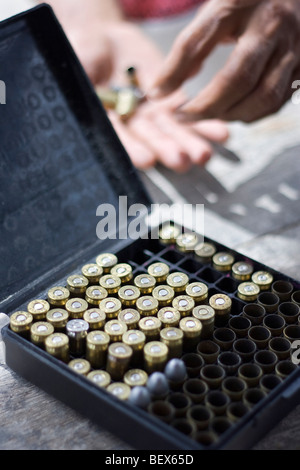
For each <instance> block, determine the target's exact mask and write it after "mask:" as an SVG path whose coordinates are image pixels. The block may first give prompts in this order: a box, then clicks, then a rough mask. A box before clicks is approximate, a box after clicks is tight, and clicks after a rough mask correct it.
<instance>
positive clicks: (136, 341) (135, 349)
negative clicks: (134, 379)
mask: <svg viewBox="0 0 300 470" xmlns="http://www.w3.org/2000/svg"><path fill="white" fill-rule="evenodd" d="M122 341H123V343H124V344H126V345H127V346H130V347H131V349H132V358H131V365H133V366H140V365H142V363H143V350H144V346H145V343H146V336H145V335H144V333H143V332H142V331H140V330H128V331H126V333H124V335H123V337H122Z"/></svg>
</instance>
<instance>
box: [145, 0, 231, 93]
mask: <svg viewBox="0 0 300 470" xmlns="http://www.w3.org/2000/svg"><path fill="white" fill-rule="evenodd" d="M221 12H222V2H216V1H212V2H208V3H207V4H205V5H204V6H203V7H202V8H201V10H200V13H199V14H198V15H197V16H196V18H195V20H194V21H192V23H190V24H189V25H188V26H187V27H186V28H185V29H184V30H183V31H182V33H181V34H180V35H179V36H178V38H177V39H176V41H175V43H174V46H173V48H172V50H171V52H170V54H169V56H168V58H167V59H166V62H165V64H164V67H163V69H162V71H161V73H160V75H159V77H158V78H157V80H156V82H155V83H154V85H153V88H152V90H150V91H149V97H150V98H161V97H163V96H165V95H168V94H170V93H172V92H173V91H174V90H176V89H177V88H179V87H180V86H181V85H182V83H183V82H184V81H185V80H186V79H188V78H190V77H191V76H192V75H194V74H195V73H197V71H198V70H199V69H200V67H201V63H202V62H203V60H204V59H205V58H206V57H207V56H208V55H209V53H210V52H211V51H212V49H213V48H214V47H215V46H216V44H217V43H218V42H219V41H220V40H221V38H222V37H224V36H225V33H226V29H225V21H223V20H222V18H221V16H222V13H221Z"/></svg>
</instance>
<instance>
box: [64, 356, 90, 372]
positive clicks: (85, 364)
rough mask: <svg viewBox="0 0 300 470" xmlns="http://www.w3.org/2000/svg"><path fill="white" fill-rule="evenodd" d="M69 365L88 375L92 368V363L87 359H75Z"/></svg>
mask: <svg viewBox="0 0 300 470" xmlns="http://www.w3.org/2000/svg"><path fill="white" fill-rule="evenodd" d="M68 365H69V367H70V369H72V370H73V371H74V372H76V374H79V375H87V374H88V373H89V372H90V370H91V365H90V363H89V361H87V360H86V359H73V360H72V361H71V362H69V364H68Z"/></svg>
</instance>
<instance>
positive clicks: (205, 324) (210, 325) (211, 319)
mask: <svg viewBox="0 0 300 470" xmlns="http://www.w3.org/2000/svg"><path fill="white" fill-rule="evenodd" d="M193 317H195V318H197V319H198V320H199V321H201V324H202V332H201V339H208V338H211V337H212V335H213V332H214V327H215V311H214V309H213V308H212V307H210V306H209V305H198V306H197V307H195V308H193Z"/></svg>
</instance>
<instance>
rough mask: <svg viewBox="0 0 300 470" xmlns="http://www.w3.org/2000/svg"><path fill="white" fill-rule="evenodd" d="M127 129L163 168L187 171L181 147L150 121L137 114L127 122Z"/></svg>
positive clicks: (187, 161)
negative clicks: (152, 154) (153, 155)
mask: <svg viewBox="0 0 300 470" xmlns="http://www.w3.org/2000/svg"><path fill="white" fill-rule="evenodd" d="M128 127H129V129H130V131H131V132H132V133H133V134H134V135H135V137H136V138H137V139H138V140H140V141H141V142H143V144H144V145H146V146H147V147H148V148H150V149H151V151H152V152H153V153H154V154H155V156H156V158H157V161H159V162H161V163H162V164H163V165H164V166H166V167H167V168H170V169H172V170H175V171H178V172H184V171H187V170H188V169H189V167H190V159H189V156H188V154H187V152H186V150H185V149H184V148H183V146H182V145H179V144H178V142H176V141H175V140H174V138H172V137H169V136H168V135H167V134H166V133H164V132H163V131H161V130H160V129H159V127H158V126H157V125H156V124H155V122H153V121H152V120H151V119H148V118H145V117H144V116H143V115H138V114H137V115H136V116H134V117H133V118H132V119H131V120H130V121H129V123H128Z"/></svg>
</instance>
